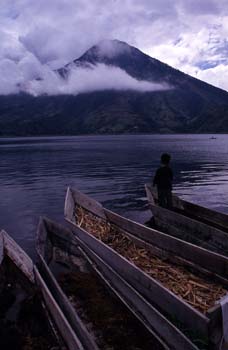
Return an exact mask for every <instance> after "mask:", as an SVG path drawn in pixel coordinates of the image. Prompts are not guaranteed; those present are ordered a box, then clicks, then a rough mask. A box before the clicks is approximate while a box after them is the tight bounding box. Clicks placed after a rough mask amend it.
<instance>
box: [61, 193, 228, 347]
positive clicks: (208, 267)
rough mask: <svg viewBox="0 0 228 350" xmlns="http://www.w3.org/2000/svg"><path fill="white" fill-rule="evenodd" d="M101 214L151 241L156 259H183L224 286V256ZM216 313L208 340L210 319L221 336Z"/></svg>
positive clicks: (114, 216) (107, 211) (218, 309)
mask: <svg viewBox="0 0 228 350" xmlns="http://www.w3.org/2000/svg"><path fill="white" fill-rule="evenodd" d="M71 192H72V193H76V192H75V190H73V189H71ZM77 192H78V191H77ZM74 201H75V205H76V204H77V205H79V206H82V207H83V205H82V203H81V202H80V199H79V197H77V196H76V195H75V196H74ZM104 213H105V216H106V219H107V220H109V221H110V222H111V223H113V224H115V225H116V226H118V227H119V228H120V229H123V230H125V231H127V232H128V233H130V234H132V235H134V236H135V237H136V236H138V237H140V238H142V239H143V240H145V241H147V242H151V243H152V244H153V245H154V247H153V249H154V251H156V250H157V255H158V256H159V254H162V253H164V254H165V256H169V258H172V256H173V261H174V262H175V259H179V261H181V259H182V261H183V264H187V265H188V264H192V265H193V266H194V267H195V268H196V269H197V267H198V270H199V271H201V272H203V273H204V274H205V275H208V276H213V274H214V277H215V278H216V277H219V280H220V281H222V283H223V284H224V285H227V257H224V256H222V255H219V254H215V253H212V252H209V251H207V250H206V249H203V248H200V247H197V246H195V245H193V244H190V243H187V242H184V241H182V240H180V239H178V238H176V237H171V236H169V235H167V234H164V233H162V232H159V231H156V230H152V229H150V228H147V227H145V226H144V225H140V224H138V223H135V222H133V221H132V220H128V219H125V218H122V217H121V216H119V215H117V214H115V213H113V212H111V211H109V210H107V209H104ZM65 216H66V219H67V221H68V222H70V223H71V224H73V225H74V226H73V227H74V229H72V230H73V231H74V230H75V228H76V225H75V222H73V220H71V218H70V217H69V216H68V215H67V213H65ZM87 236H88V233H87ZM99 243H100V242H99ZM86 244H87V246H88V242H86ZM90 249H91V250H94V247H90ZM95 252H96V250H95ZM98 255H99V257H101V256H100V254H99V253H98ZM106 255H109V253H107V254H106ZM114 259H115V258H114ZM104 261H105V262H107V261H106V260H105V257H104ZM110 265H111V263H110V264H109V266H110ZM117 265H118V264H117ZM111 266H112V265H111ZM118 273H119V271H118ZM119 274H120V273H119ZM217 274H218V275H217ZM123 276H125V272H123ZM138 285H139V288H140V287H141V288H142V283H141V284H140V283H139V284H138ZM141 288H140V289H141ZM219 314H220V316H221V308H220V306H219V305H218V306H217V307H216V308H215V310H211V315H210V320H209V318H208V320H209V328H210V337H211V339H212V338H214V335H213V334H212V333H213V331H212V330H211V327H210V325H211V324H212V319H213V324H214V327H215V328H216V327H220V329H219V331H220V333H221V326H219V324H217V325H216V322H217V323H219V318H220V319H221V317H220V316H219V317H218V315H219ZM186 317H190V318H191V316H186ZM179 319H180V318H179ZM192 326H193V327H194V326H195V322H194V321H193V322H192ZM212 329H213V328H212ZM216 346H217V345H216ZM216 346H215V348H216Z"/></svg>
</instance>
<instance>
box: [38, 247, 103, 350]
mask: <svg viewBox="0 0 228 350" xmlns="http://www.w3.org/2000/svg"><path fill="white" fill-rule="evenodd" d="M38 257H39V270H40V272H41V275H42V276H43V278H44V280H45V282H46V283H47V286H48V288H49V289H50V291H51V293H52V295H53V296H54V298H55V300H56V301H57V303H58V305H59V306H60V308H61V310H62V311H63V313H64V315H65V316H66V318H67V319H68V321H69V323H70V325H71V327H72V328H73V330H74V332H75V334H76V335H77V337H78V338H79V339H80V341H81V343H82V345H83V348H84V349H87V350H90V349H94V350H98V347H97V345H96V343H95V341H94V340H93V338H92V336H91V335H90V334H89V332H88V330H87V329H86V327H85V325H84V324H83V322H82V321H81V319H80V317H79V316H78V314H77V311H76V310H75V308H74V307H73V306H72V304H71V303H70V301H69V300H68V298H67V296H66V295H65V293H64V292H63V291H62V289H61V288H60V286H59V284H58V282H57V281H56V279H55V277H54V275H53V274H52V272H51V271H50V269H49V268H48V266H47V264H46V262H45V260H44V259H43V257H42V256H41V255H40V254H39V253H38Z"/></svg>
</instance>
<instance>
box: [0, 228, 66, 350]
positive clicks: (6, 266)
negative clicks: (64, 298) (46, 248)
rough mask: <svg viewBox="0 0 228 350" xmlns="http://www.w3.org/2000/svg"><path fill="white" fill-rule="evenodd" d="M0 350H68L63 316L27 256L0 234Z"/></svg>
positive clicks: (13, 242) (10, 239) (5, 236)
mask: <svg viewBox="0 0 228 350" xmlns="http://www.w3.org/2000/svg"><path fill="white" fill-rule="evenodd" d="M0 301H1V303H0V348H1V349H17V350H24V349H26V350H30V349H31V350H32V349H37V350H38V349H39V350H48V349H50V350H51V349H56V350H67V349H69V348H67V346H66V344H65V342H64V341H63V339H64V337H63V338H62V334H61V331H62V328H61V324H62V321H63V317H62V313H61V312H60V310H59V308H58V306H57V304H56V303H55V301H54V300H53V298H52V296H51V294H50V292H49V290H48V288H47V286H46V284H45V283H44V281H43V279H42V277H41V276H40V274H39V272H38V271H37V269H36V267H35V266H34V264H33V262H32V260H31V259H30V258H29V257H28V255H27V254H26V253H25V252H24V251H23V250H22V249H21V248H20V247H19V246H18V245H17V244H16V242H15V241H14V240H13V239H12V238H11V237H10V236H9V235H8V234H7V233H6V232H5V231H3V230H2V231H1V232H0Z"/></svg>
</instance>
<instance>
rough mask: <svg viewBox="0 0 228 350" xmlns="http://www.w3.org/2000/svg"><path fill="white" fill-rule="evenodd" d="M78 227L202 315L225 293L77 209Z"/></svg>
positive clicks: (81, 209) (223, 290)
mask: <svg viewBox="0 0 228 350" xmlns="http://www.w3.org/2000/svg"><path fill="white" fill-rule="evenodd" d="M75 216H76V218H77V223H78V225H79V226H80V227H82V228H83V229H85V230H86V231H88V232H89V233H91V234H93V235H94V236H95V237H96V238H98V239H99V240H101V241H102V242H104V243H105V244H107V245H108V246H110V247H111V248H113V249H114V250H115V251H117V252H118V253H119V254H121V255H122V256H124V257H125V258H126V259H128V260H129V261H131V262H132V263H133V264H135V265H136V266H137V267H139V268H140V269H142V270H143V271H144V272H145V273H146V274H148V275H149V276H151V277H153V278H154V279H156V280H157V281H159V282H160V283H162V284H163V285H164V286H165V287H166V288H168V289H169V290H171V291H172V292H173V293H174V294H176V295H178V296H179V297H181V298H182V299H184V300H185V301H186V302H187V303H188V304H190V305H192V306H193V307H194V308H196V309H197V310H199V311H200V312H202V313H206V312H207V311H208V310H209V309H210V308H211V307H212V306H214V305H215V302H216V301H218V300H219V299H220V298H221V297H223V296H224V295H225V294H226V293H227V291H226V290H225V289H224V288H223V286H222V285H219V284H218V283H214V282H212V281H210V280H208V278H206V277H199V276H198V275H196V274H195V273H193V272H191V271H190V270H189V269H188V268H186V267H183V266H179V265H177V264H174V263H173V262H171V261H168V260H167V259H161V258H158V257H157V256H156V255H153V254H152V253H151V252H150V251H149V250H148V249H142V248H141V247H139V246H137V244H135V243H134V242H133V241H132V240H131V239H130V238H129V237H128V236H127V235H124V233H123V231H122V230H121V232H120V230H118V227H116V226H114V225H112V224H111V223H110V222H108V221H105V220H103V219H101V218H99V217H97V216H95V215H94V214H92V213H91V212H89V211H87V210H85V209H84V208H82V207H80V206H76V208H75Z"/></svg>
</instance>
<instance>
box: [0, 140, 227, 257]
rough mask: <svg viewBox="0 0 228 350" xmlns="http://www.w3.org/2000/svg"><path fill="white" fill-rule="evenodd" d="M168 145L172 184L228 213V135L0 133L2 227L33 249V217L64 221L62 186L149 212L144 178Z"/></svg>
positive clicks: (132, 213) (126, 210)
mask: <svg viewBox="0 0 228 350" xmlns="http://www.w3.org/2000/svg"><path fill="white" fill-rule="evenodd" d="M162 152H170V153H171V154H172V157H173V164H172V165H173V169H174V172H175V185H174V187H175V191H176V192H177V193H178V194H180V195H181V196H182V197H183V198H186V199H189V200H192V201H194V202H196V203H200V204H203V205H205V206H208V207H211V208H214V209H217V210H221V211H223V212H228V200H227V198H228V186H227V185H228V137H227V136H226V135H217V136H216V139H212V138H211V136H210V135H171V136H170V135H156V136H155V135H137V136H135V135H132V136H126V135H125V136H87V137H86V136H83V137H58V138H29V139H28V138H27V139H24V138H12V139H0V160H1V163H0V164H1V171H0V189H1V200H0V227H2V228H4V229H6V230H7V231H8V232H9V233H10V234H12V235H13V236H14V238H15V239H16V240H17V241H18V242H19V243H20V244H22V246H23V247H24V248H25V249H26V250H27V251H28V252H29V253H30V254H31V255H33V254H34V237H35V231H36V226H37V222H38V218H39V216H40V215H46V216H49V217H51V218H53V219H56V220H59V221H63V205H64V197H65V191H66V187H67V186H68V185H71V186H74V187H76V188H79V189H80V190H82V191H84V192H86V193H87V194H89V195H91V196H93V197H94V198H96V199H98V200H99V201H101V202H103V204H104V205H105V206H106V207H108V208H110V209H113V210H115V211H117V212H119V213H121V214H124V215H126V216H128V217H130V218H135V219H137V220H140V221H144V220H145V219H146V218H148V215H149V213H148V211H147V210H146V209H147V208H146V204H147V203H146V198H145V193H144V187H143V185H144V183H145V182H148V181H150V179H151V175H152V174H153V173H154V171H155V169H156V167H157V166H158V165H159V157H160V154H161V153H162Z"/></svg>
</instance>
